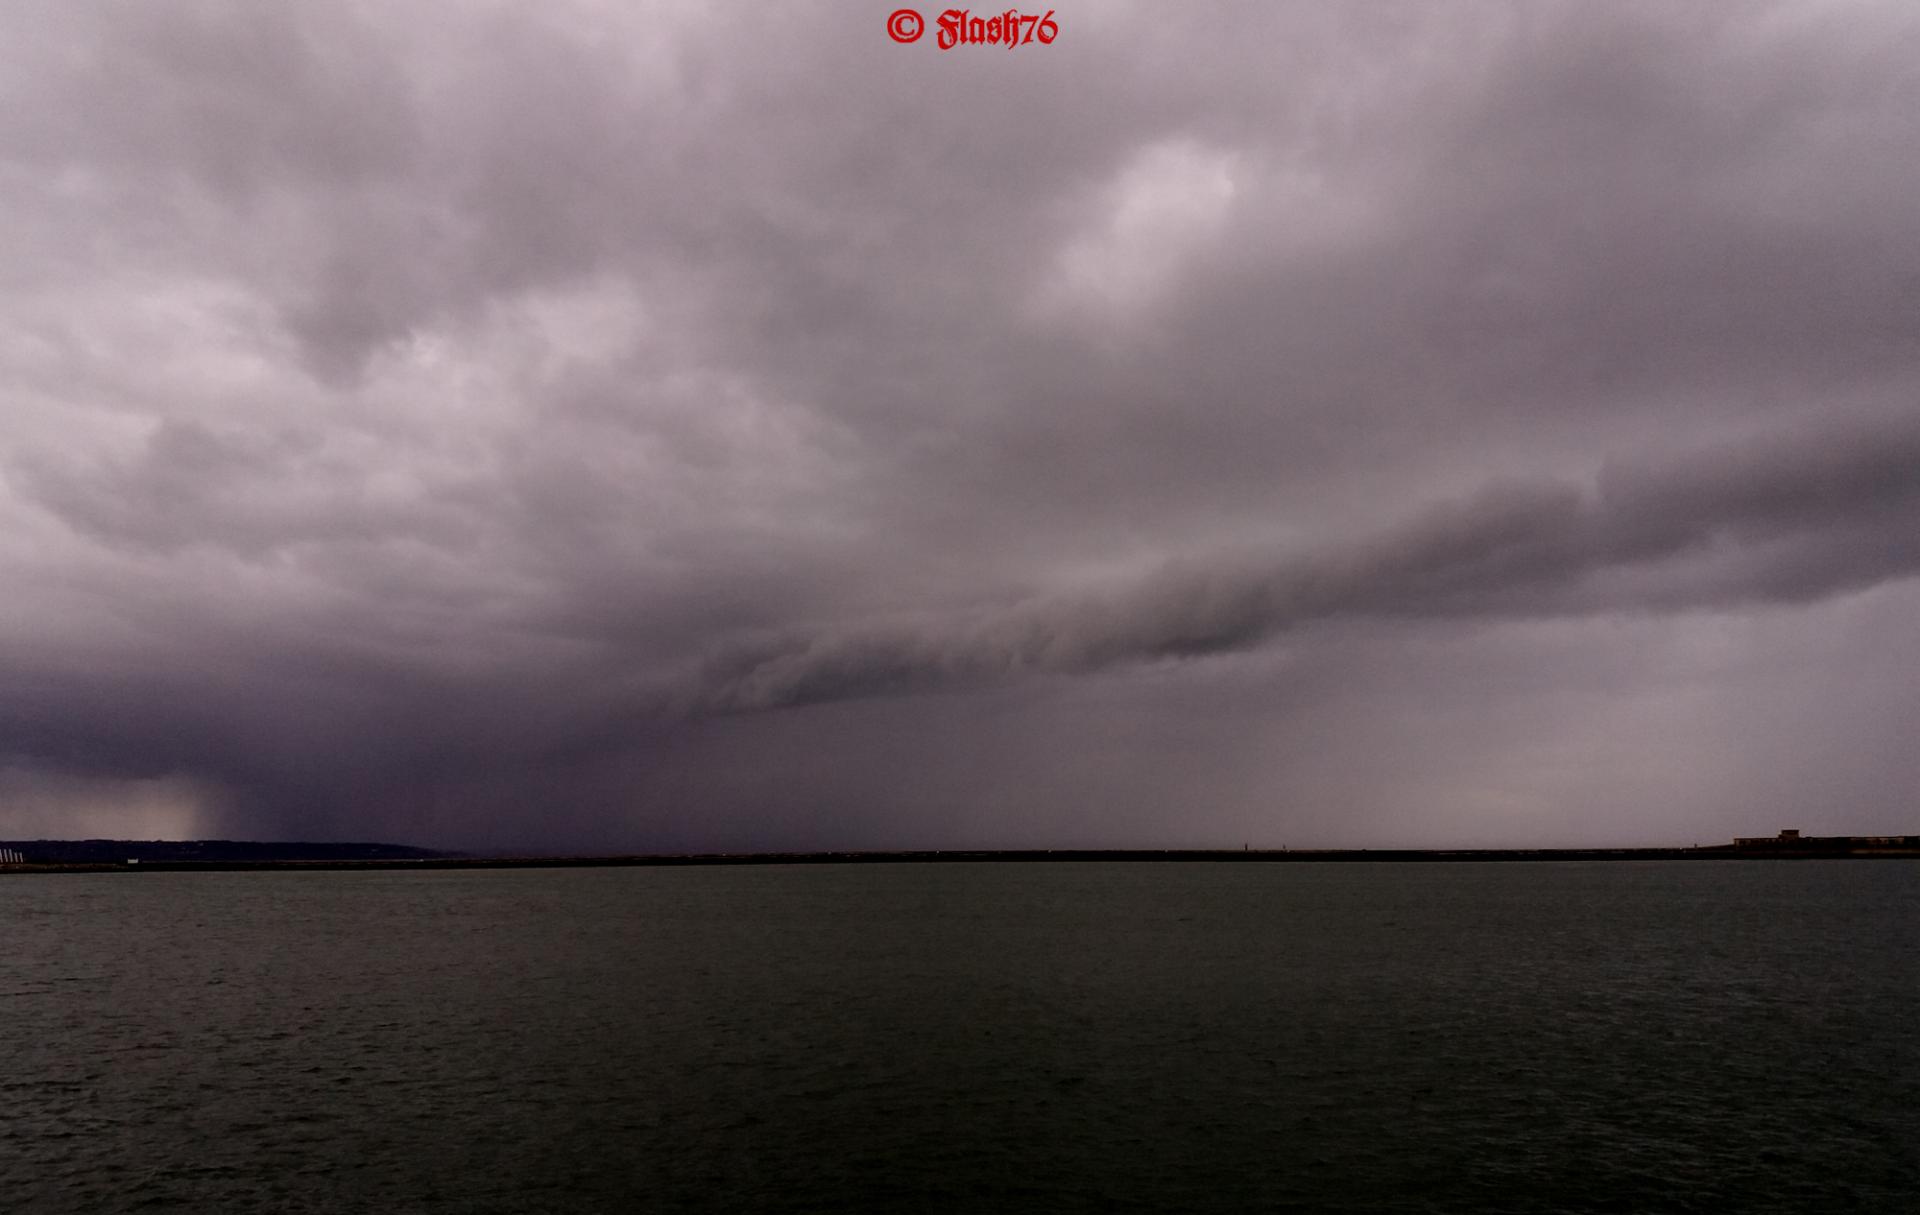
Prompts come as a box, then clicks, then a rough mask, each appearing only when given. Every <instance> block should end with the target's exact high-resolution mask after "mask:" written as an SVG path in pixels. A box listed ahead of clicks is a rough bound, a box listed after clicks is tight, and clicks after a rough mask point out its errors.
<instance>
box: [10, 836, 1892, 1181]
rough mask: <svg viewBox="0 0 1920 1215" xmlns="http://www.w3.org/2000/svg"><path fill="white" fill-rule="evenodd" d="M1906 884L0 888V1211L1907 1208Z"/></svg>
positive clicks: (1877, 864)
mask: <svg viewBox="0 0 1920 1215" xmlns="http://www.w3.org/2000/svg"><path fill="white" fill-rule="evenodd" d="M1916 946H1920V862H1913V861H1796V862H1766V861H1745V862H1741V861H1734V862H1719V863H1703V862H1664V863H1663V862H1632V863H1562V864H1523V863H1497V864H1436V863H1427V864H1205V863H1133V864H1114V863H1084V864H1083V863H1072V864H1069V863H1056V864H1045V863H1035V864H993V863H989V864H957V863H956V864H917V865H909V864H897V865H892V864H869V865H801V866H769V867H713V868H671V869H585V870H582V869H570V870H505V871H438V872H425V871H422V872H314V873H286V872H266V873H205V874H189V873H125V874H98V875H44V876H15V877H7V878H4V879H0V1209H4V1210H7V1211H19V1212H131V1211H152V1210H182V1211H196V1212H199V1211H208V1212H220V1211H241V1212H246V1211H289V1212H304V1211H314V1212H320V1211H326V1212H336V1211H379V1212H409V1211H415V1212H528V1211H554V1212H581V1211H588V1212H591V1211H623V1212H624V1211H847V1210H856V1211H909V1212H918V1211H1095V1210H1098V1211H1249V1210H1298V1211H1354V1212H1362V1211H1365V1212H1377V1211H1475V1212H1480V1211H1488V1212H1498V1211H1516V1212H1518V1211H1540V1212H1545V1211H1622V1212H1640V1211H1700V1212H1723V1211H1793V1212H1801V1211H1823V1210H1836V1211H1845V1210H1857V1211H1888V1212H1892V1211H1903V1212H1905V1211H1913V1210H1917V1209H1920V960H1917V959H1916V955H1915V949H1916Z"/></svg>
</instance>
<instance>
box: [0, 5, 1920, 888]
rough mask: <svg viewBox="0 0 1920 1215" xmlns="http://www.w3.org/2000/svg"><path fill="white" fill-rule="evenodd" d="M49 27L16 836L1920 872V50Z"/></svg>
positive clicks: (16, 439) (24, 181) (23, 514)
mask: <svg viewBox="0 0 1920 1215" xmlns="http://www.w3.org/2000/svg"><path fill="white" fill-rule="evenodd" d="M890 11H891V10H890V9H889V8H887V7H885V6H883V7H882V8H878V9H874V10H872V11H867V10H864V9H861V8H860V7H859V6H853V7H849V6H846V5H844V4H825V3H817V4H815V3H799V4H783V5H779V6H773V7H767V6H760V7H758V8H751V9H746V8H743V9H739V10H737V11H717V10H714V9H713V6H707V7H706V8H702V7H699V6H671V5H670V6H646V9H645V11H644V12H643V11H641V9H640V8H639V7H637V6H618V5H611V6H610V5H605V4H601V3H597V2H595V0H559V2H557V3H552V4H546V5H541V6H538V8H537V10H536V9H535V8H532V7H516V6H504V7H503V6H474V5H466V4H427V5H408V6H390V5H389V6H383V5H370V4H361V3H356V2H353V0H321V2H318V3H305V4H292V3H286V4H280V3H240V2H238V0H234V2H226V0H195V2H193V3H179V4H169V5H166V6H159V7H152V6H148V7H138V8H129V7H128V6H125V5H118V4H112V3H106V2H104V0H102V2H98V3H95V2H91V0H86V2H79V3H74V2H67V3H58V4H54V3H46V4H39V3H32V4H29V5H28V6H27V9H26V10H23V12H22V13H20V14H17V15H16V20H15V21H14V22H13V23H12V28H11V31H10V36H9V38H8V39H7V40H6V45H5V46H4V47H0V216H4V218H5V220H6V230H7V232H8V235H9V238H10V239H9V240H7V241H6V242H4V246H0V282H4V284H5V289H4V290H0V520H4V522H5V526H4V527H0V838H16V837H19V836H21V835H23V834H28V833H31V834H56V833H59V832H60V829H61V824H70V826H69V827H67V828H66V830H67V831H69V832H83V833H85V834H113V833H115V832H116V831H119V832H124V833H128V834H138V833H152V832H165V833H172V834H187V833H199V834H223V835H228V836H237V837H255V838H260V837H281V838H286V837H295V836H298V837H305V838H318V837H334V838H342V837H347V836H352V837H356V838H367V839H390V840H393V841H395V842H404V843H420V844H429V845H432V844H438V845H445V846H450V847H473V848H514V849H531V850H565V849H572V848H589V847H591V848H632V849H646V848H708V847H716V848H717V847H811V846H818V847H862V846H874V847H879V846H894V845H898V846H928V847H939V846H947V845H955V846H958V845H968V846H994V845H1009V846H1053V845H1055V844H1061V845H1066V844H1086V845H1113V846H1124V845H1130V844H1140V845H1153V846H1162V845H1178V844H1203V845H1211V844H1221V843H1228V844H1239V843H1242V842H1255V841H1258V842H1291V843H1296V844H1310V843H1321V844H1328V845H1355V846H1373V845H1376V844H1378V845H1384V844H1388V843H1400V844H1407V845H1422V844H1435V845H1439V844H1447V843H1454V842H1461V843H1472V844H1501V843H1509V844H1557V843H1564V844H1574V845H1577V844H1613V843H1674V842H1679V843H1686V842H1693V841H1694V840H1695V839H1697V838H1698V839H1717V838H1720V837H1723V836H1731V835H1734V834H1742V835H1750V834H1766V833H1770V832H1771V831H1773V830H1776V829H1778V828H1779V827H1781V826H1786V825H1798V826H1801V827H1803V828H1804V829H1806V830H1808V831H1809V832H1810V833H1829V834H1846V833H1861V834H1873V833H1894V832H1910V831H1912V830H1914V829H1916V828H1915V825H1914V824H1913V823H1912V822H1911V821H1910V819H1911V816H1912V813H1913V806H1914V804H1915V797H1916V795H1917V794H1920V759H1916V758H1915V755H1914V752H1913V748H1912V747H1911V745H1910V744H1911V740H1910V738H1908V737H1907V735H1909V734H1910V733H1911V730H1910V727H1909V726H1907V725H1906V723H1910V722H1912V721H1913V720H1916V719H1917V718H1920V679H1915V678H1914V675H1915V674H1916V672H1917V671H1920V640H1917V638H1920V634H1917V633H1916V630H1914V629H1913V627H1912V624H1913V621H1914V619H1915V618H1916V613H1920V584H1917V580H1916V578H1915V574H1916V563H1917V562H1920V540H1916V539H1915V537H1916V536H1920V341H1916V335H1920V213H1917V212H1916V210H1915V208H1914V207H1913V205H1912V200H1913V198H1914V197H1916V195H1920V167H1916V161H1915V158H1914V157H1913V156H1912V155H1911V149H1912V148H1913V147H1914V146H1915V145H1916V143H1920V79H1917V78H1916V77H1915V75H1914V74H1913V72H1912V70H1911V65H1910V63H1909V59H1910V55H1906V54H1903V51H1904V49H1905V48H1906V47H1909V46H1911V45H1913V42H1914V39H1915V38H1916V36H1920V13H1916V11H1915V10H1914V9H1913V7H1912V6H1911V5H1905V4H1897V3H1886V4H1876V3H1861V4H1855V5H1847V6H1842V7H1839V8H1809V7H1807V6H1804V5H1797V4H1785V3H1782V4H1765V3H1757V4H1751V5H1740V6H1731V7H1724V6H1716V7H1711V8H1697V7H1680V6H1674V5H1667V4H1631V3H1630V4H1616V5H1605V6H1595V5H1580V4H1571V3H1568V4H1560V3H1545V4H1531V5H1527V6H1524V7H1521V8H1516V7H1512V6H1506V5H1472V4H1469V5H1450V6H1441V7H1434V8H1431V9H1410V8H1408V7H1407V6H1404V5H1386V4H1380V5H1375V4H1366V3H1361V4H1345V5H1340V6H1332V7H1330V6H1325V5H1308V4H1297V5H1296V4H1244V5H1242V4H1200V5H1194V6H1189V7H1187V8H1183V9H1182V10H1181V13H1180V19H1179V20H1178V21H1169V20H1167V19H1166V18H1165V15H1164V14H1160V13H1158V12H1150V11H1149V10H1146V9H1144V8H1140V7H1138V6H1132V5H1123V4H1101V5H1097V6H1091V5H1090V6H1083V8H1073V9H1064V10H1060V11H1059V12H1058V13H1057V14H1056V19H1057V20H1058V22H1059V25H1060V34H1059V37H1058V38H1057V39H1056V40H1055V41H1054V42H1053V43H1052V44H1050V45H1045V46H1042V45H1038V44H1035V45H1032V46H1024V47H1018V48H1015V49H1013V50H1012V51H1009V50H1007V49H1006V48H983V47H965V46H962V47H955V48H953V49H952V50H950V51H941V50H939V49H938V48H937V47H936V46H935V45H933V43H932V41H931V40H930V39H922V40H920V42H918V43H914V44H900V43H897V42H895V41H894V40H893V39H891V38H889V37H888V36H887V33H886V20H887V16H888V13H889V12H890Z"/></svg>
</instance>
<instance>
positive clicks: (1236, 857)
mask: <svg viewBox="0 0 1920 1215" xmlns="http://www.w3.org/2000/svg"><path fill="white" fill-rule="evenodd" d="M1898 859H1905V860H1914V859H1920V847H1908V846H1895V847H1888V846H1864V847H1821V846H1818V845H1813V846H1804V845H1803V846H1798V847H1737V846H1734V845H1730V844H1720V845H1714V846H1709V847H1701V848H1324V849H1241V848H1233V849H1227V848H1169V849H1150V848H1052V849H1039V848H1023V849H939V850H935V849H916V850H909V851H862V852H707V853H644V854H630V855H613V856H434V857H418V858H407V859H314V860H193V861H182V860H131V861H123V862H117V863H116V862H105V861H86V862H50V863H45V864H34V863H28V864H15V865H0V874H5V873H152V872H165V873H216V872H256V871H263V870H271V871H278V872H316V871H339V870H363V871H378V872H394V871H406V870H421V869H598V868H663V867H670V866H685V865H860V864H883V865H884V864H892V865H900V864H906V865H922V864H980V863H1020V864H1031V863H1046V862H1054V863H1061V862H1089V861H1093V862H1129V863H1133V862H1143V863H1167V862H1196V861H1198V862H1209V863H1240V864H1314V863H1322V864H1325V863H1356V862H1359V863H1375V864H1378V863H1387V864H1404V863H1429V864H1431V863H1441V864H1446V863H1460V862H1517V861H1534V862H1564V861H1803V860H1898Z"/></svg>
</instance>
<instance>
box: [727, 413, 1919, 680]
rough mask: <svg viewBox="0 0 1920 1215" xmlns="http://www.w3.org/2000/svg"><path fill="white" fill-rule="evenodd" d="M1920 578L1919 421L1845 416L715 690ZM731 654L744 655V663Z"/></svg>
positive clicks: (918, 634)
mask: <svg viewBox="0 0 1920 1215" xmlns="http://www.w3.org/2000/svg"><path fill="white" fill-rule="evenodd" d="M1916 572H1920V425H1915V424H1913V423H1907V424H1905V425H1904V426H1886V425H1883V426H1878V427H1863V426H1860V425H1857V424H1854V425H1848V426H1844V427H1842V428H1840V433H1837V434H1836V433H1829V432H1816V433H1810V434H1803V435H1794V436H1792V437H1791V438H1790V439H1789V440H1788V441H1785V442H1780V441H1776V442H1774V443H1771V444H1766V445H1754V446H1750V447H1747V448H1743V449H1736V450H1732V451H1724V450H1716V451H1708V452H1702V453H1696V454H1694V455H1693V456H1692V457H1691V459H1689V460H1687V461H1685V462H1677V461H1670V462H1668V463H1667V464H1666V465H1665V466H1655V467H1653V468H1628V467H1609V468H1608V469H1606V470H1605V471H1604V472H1603V473H1602V474H1601V476H1600V478H1599V480H1598V483H1597V485H1596V486H1594V487H1592V488H1587V487H1583V486H1580V485H1577V484H1562V483H1537V484H1511V485H1501V486H1495V487H1493V488H1490V489H1488V490H1487V491H1485V492H1484V493H1482V494H1480V495H1478V496H1476V497H1474V498H1472V499H1469V500H1467V501H1464V502H1461V503H1458V504H1454V505H1452V506H1449V507H1444V508H1441V509H1439V510H1436V511H1433V512H1431V513H1429V514H1427V515H1425V516H1423V517H1422V518H1420V519H1419V520H1417V521H1416V522H1414V523H1413V524H1411V525H1409V526H1406V527H1403V528H1399V529H1395V530H1393V531H1391V532H1389V533H1387V534H1386V535H1384V536H1382V537H1380V538H1378V539H1375V540H1371V541H1367V542H1363V543H1361V544H1358V545H1355V546H1352V547H1351V548H1348V549H1344V550H1337V551H1334V552H1332V553H1326V554H1310V555H1304V556H1301V557H1298V558H1293V559H1288V560H1282V561H1280V562H1278V563H1273V564H1262V563H1260V562H1258V561H1255V560H1253V559H1241V560H1239V561H1235V562H1232V563H1227V564H1221V565H1218V566H1215V567H1213V568H1208V567H1206V566H1205V565H1203V564H1202V563H1196V562H1188V563H1183V564H1180V565H1176V566H1173V567H1171V568H1170V569H1168V570H1167V571H1166V572H1165V573H1163V574H1161V575H1160V576H1158V577H1157V578H1154V579H1152V580H1150V581H1148V582H1146V583H1145V584H1144V585H1141V586H1139V587H1135V588H1132V589H1130V590H1127V591H1122V592H1118V593H1114V594H1110V595H1106V596H1086V597H1082V598H1079V599H1061V600H1053V601H1042V602H1035V603H1029V604H1023V605H1020V606H1018V607H1016V608H1013V609H1010V610H1007V611H1004V612H998V613H990V614H987V615H985V616H984V617H982V618H979V619H977V620H973V621H956V622H933V623H928V624H920V625H915V624H911V623H909V624H902V625H897V626H893V627H887V628H877V629H876V628H867V629H855V630H848V631H841V632H827V633H823V634H820V635H816V636H807V637H802V638H799V639H797V640H793V641H787V642H776V643H768V644H767V645H766V646H765V647H763V648H764V649H766V650H771V651H772V652H770V653H759V654H753V655H751V656H731V657H729V658H726V659H722V660H720V661H719V662H718V663H717V664H716V665H717V666H718V667H720V668H721V669H720V670H719V671H717V672H715V673H714V675H713V676H712V678H713V680H714V682H713V683H712V684H711V685H710V686H708V687H707V688H705V689H703V690H702V691H701V692H700V693H699V694H698V696H697V698H696V703H697V704H700V705H703V706H709V707H716V708H721V709H740V708H772V707H778V706H786V705H798V704H809V703H815V702H819V701H827V700H835V699H842V698H848V697H858V696H870V695H876V694H884V693H889V692H902V691H912V690H916V689H919V688H924V687H937V686H940V685H942V684H950V683H965V682H969V681H980V680H983V679H987V678H992V677H996V676H1000V677H1004V676H1008V675H1015V674H1019V673H1021V672H1026V671H1090V670H1096V669H1099V668H1101V667H1105V666H1109V665H1112V664H1115V663H1120V662H1126V661H1139V660H1144V659H1152V658H1162V657H1175V656H1180V655H1192V654H1205V653H1213V652H1218V651H1223V650H1234V649H1243V648H1246V647H1248V646H1251V645H1253V644H1256V643H1257V642H1259V641H1261V640H1263V639H1265V638H1267V637H1270V636H1272V635H1274V634H1276V633H1279V632H1282V631H1284V630H1287V629H1290V628H1294V627H1296V626H1299V625H1302V624H1306V623H1310V622H1313V621H1318V620H1330V619H1333V620H1337V619H1340V618H1346V617H1387V618H1400V619H1407V618H1420V617H1427V616H1520V617H1540V616H1559V615H1580V614H1589V613H1596V612H1602V611H1657V610H1667V611H1671V610H1679V609H1688V608H1712V609H1732V608H1748V607H1754V606H1763V605H1767V604H1774V603H1783V602H1787V603H1791V602H1801V601H1806V600H1811V599H1818V598H1821V597H1824V596H1827V595H1831V594H1835V593H1838V592H1841V591H1849V590H1857V589H1861V588H1864V587H1870V586H1874V585H1876V584H1879V583H1882V582H1887V581H1891V580H1896V579H1901V578H1907V577H1911V576H1912V575H1913V574H1915V573H1916ZM727 667H738V668H743V669H739V670H727V669H725V668H727Z"/></svg>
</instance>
